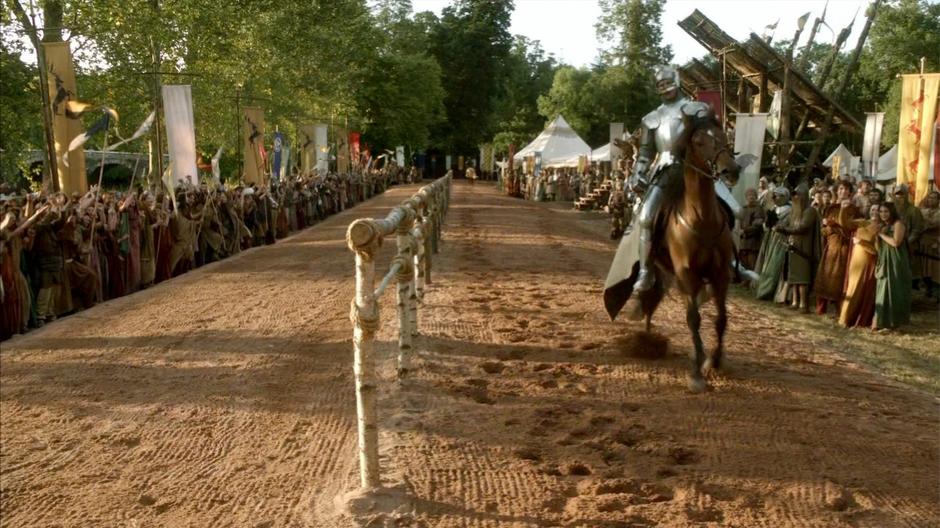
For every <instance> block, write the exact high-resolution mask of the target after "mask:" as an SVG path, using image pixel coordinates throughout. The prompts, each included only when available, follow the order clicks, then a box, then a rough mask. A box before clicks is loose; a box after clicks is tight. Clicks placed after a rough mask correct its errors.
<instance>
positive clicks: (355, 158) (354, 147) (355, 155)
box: [349, 132, 360, 167]
mask: <svg viewBox="0 0 940 528" xmlns="http://www.w3.org/2000/svg"><path fill="white" fill-rule="evenodd" d="M349 159H350V161H352V164H353V166H355V167H358V166H359V161H360V160H359V132H350V133H349Z"/></svg>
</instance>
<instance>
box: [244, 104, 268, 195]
mask: <svg viewBox="0 0 940 528" xmlns="http://www.w3.org/2000/svg"><path fill="white" fill-rule="evenodd" d="M242 111H243V114H244V118H243V123H242V137H243V138H244V142H245V145H244V156H245V183H249V184H251V183H257V184H258V185H264V184H265V183H267V170H265V169H266V167H267V163H266V160H265V159H264V157H263V155H262V152H263V151H264V110H263V109H261V108H255V107H251V106H246V107H245V108H244V109H243V110H242Z"/></svg>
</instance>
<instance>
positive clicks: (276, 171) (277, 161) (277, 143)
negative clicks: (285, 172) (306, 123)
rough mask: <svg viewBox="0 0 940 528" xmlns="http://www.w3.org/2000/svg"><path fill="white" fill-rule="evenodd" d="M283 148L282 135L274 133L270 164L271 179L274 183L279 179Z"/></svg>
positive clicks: (278, 132) (277, 132)
mask: <svg viewBox="0 0 940 528" xmlns="http://www.w3.org/2000/svg"><path fill="white" fill-rule="evenodd" d="M283 148H284V135H283V134H281V132H280V131H276V132H274V148H273V150H274V156H273V158H272V159H273V161H272V162H271V177H272V178H274V180H275V181H280V179H281V150H283Z"/></svg>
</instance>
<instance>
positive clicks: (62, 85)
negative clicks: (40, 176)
mask: <svg viewBox="0 0 940 528" xmlns="http://www.w3.org/2000/svg"><path fill="white" fill-rule="evenodd" d="M42 49H43V52H44V53H45V56H46V68H47V71H46V74H47V78H48V82H49V102H50V103H51V104H52V113H53V115H52V137H53V139H54V140H55V154H56V158H58V159H57V163H56V167H57V169H58V174H57V175H56V176H55V177H56V178H58V180H59V189H60V190H61V191H62V192H64V193H66V194H72V193H73V192H77V193H79V194H85V193H86V192H87V191H88V176H87V175H86V173H85V151H84V149H76V150H74V151H72V152H71V153H69V152H68V150H69V143H71V142H72V140H73V139H75V136H78V135H80V134H81V133H82V122H81V121H79V120H78V119H69V118H68V117H66V116H65V105H66V103H68V102H69V101H77V100H78V96H77V93H76V88H75V69H74V68H73V66H72V52H71V51H69V44H68V42H43V43H42ZM66 153H68V157H69V163H68V166H65V164H64V163H62V157H63V156H65V155H66ZM50 190H51V189H50Z"/></svg>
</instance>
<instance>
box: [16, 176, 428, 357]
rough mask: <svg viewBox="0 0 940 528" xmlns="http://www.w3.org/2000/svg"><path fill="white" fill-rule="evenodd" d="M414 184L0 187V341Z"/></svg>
mask: <svg viewBox="0 0 940 528" xmlns="http://www.w3.org/2000/svg"><path fill="white" fill-rule="evenodd" d="M411 177H413V174H407V175H406V174H405V173H404V171H402V170H401V169H399V168H397V167H396V166H394V165H390V166H388V167H387V168H385V169H382V170H373V171H369V172H366V173H355V174H328V175H325V176H318V175H316V174H311V175H296V174H295V175H294V176H292V177H291V178H288V179H286V181H282V182H281V183H280V184H274V185H271V186H270V187H269V186H267V185H262V186H259V185H251V186H233V187H229V188H226V187H224V186H221V185H220V186H215V185H209V184H205V183H203V184H201V185H199V186H198V187H197V186H193V185H186V184H183V185H181V186H180V187H179V188H177V189H176V191H175V194H173V195H169V194H168V193H166V192H164V191H153V190H145V189H137V190H132V191H127V192H120V191H105V190H98V189H94V188H93V189H92V190H91V191H89V192H88V193H87V194H85V195H84V196H79V195H78V194H77V193H76V194H73V195H72V196H66V195H65V194H63V193H52V194H44V193H19V194H16V193H12V192H11V190H10V189H9V188H6V187H0V301H2V302H0V341H2V340H5V339H8V338H9V337H10V336H12V335H15V334H20V333H24V332H26V331H28V330H29V329H31V328H38V327H41V326H42V325H43V324H45V323H47V322H49V321H53V320H55V319H56V318H57V317H61V316H64V315H67V314H71V313H73V312H76V311H79V310H83V309H85V308H88V307H90V306H93V305H94V304H96V303H99V302H102V301H105V300H108V299H113V298H116V297H120V296H122V295H127V294H130V293H133V292H135V291H138V290H140V289H143V288H147V287H149V286H151V285H153V284H156V283H159V282H162V281H165V280H167V279H169V278H171V277H175V276H177V275H180V274H182V273H185V272H187V271H189V270H191V269H193V268H197V267H200V266H203V265H205V264H209V263H211V262H214V261H217V260H221V259H224V258H226V257H228V256H231V255H234V254H236V253H238V252H240V251H242V250H244V249H248V248H251V247H254V246H260V245H265V244H273V243H275V241H276V240H277V239H280V238H284V237H286V236H287V235H288V233H290V232H291V231H296V230H298V229H304V228H305V227H308V226H310V225H312V224H314V223H316V222H318V221H320V220H323V219H324V218H326V217H328V216H330V215H332V214H335V213H338V212H340V211H342V210H344V209H346V208H348V207H352V206H353V205H355V204H357V203H359V202H361V201H364V200H367V199H369V198H371V197H372V196H374V195H376V194H379V193H381V192H383V191H385V189H386V188H387V187H388V186H389V185H390V184H393V183H403V182H404V181H405V180H409V179H410V178H411Z"/></svg>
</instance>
